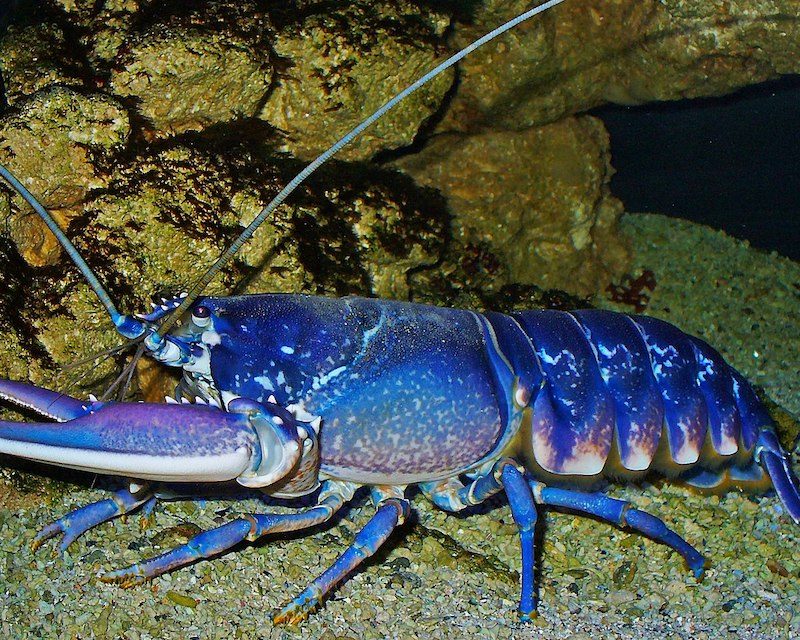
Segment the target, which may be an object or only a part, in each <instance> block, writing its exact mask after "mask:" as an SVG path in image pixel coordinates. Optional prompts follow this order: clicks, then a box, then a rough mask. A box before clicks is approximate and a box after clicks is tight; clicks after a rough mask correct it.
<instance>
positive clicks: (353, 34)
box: [259, 0, 453, 160]
mask: <svg viewBox="0 0 800 640" xmlns="http://www.w3.org/2000/svg"><path fill="white" fill-rule="evenodd" d="M320 6H322V5H320ZM418 11H419V9H418V8H417V7H416V6H415V5H414V4H412V3H410V2H407V1H405V0H392V1H389V2H380V3H369V2H355V3H347V4H344V5H342V6H340V7H337V8H336V9H335V10H334V11H329V10H320V9H319V8H317V9H315V10H312V11H311V13H309V14H308V15H306V16H305V17H303V18H302V20H300V21H297V19H296V18H294V17H287V18H286V20H288V22H287V23H286V24H285V25H284V26H283V27H282V28H281V29H280V30H279V31H278V33H277V35H276V38H275V41H274V43H273V46H274V48H275V52H276V53H277V54H278V55H279V56H280V57H281V58H282V59H283V60H284V61H285V64H286V68H285V70H284V71H282V72H281V73H280V77H279V82H278V84H277V86H276V87H275V91H274V92H273V93H272V94H271V95H270V97H269V100H268V101H267V102H266V104H265V105H264V108H263V109H262V110H261V113H260V115H259V117H260V118H263V119H264V120H267V121H268V122H269V123H270V124H272V125H273V126H275V127H277V128H278V129H280V130H281V131H283V132H285V134H286V142H285V147H284V148H285V149H286V150H289V151H291V153H292V154H294V155H296V156H299V157H302V158H309V159H310V158H312V157H314V156H316V155H317V154H319V153H321V152H322V151H324V150H325V149H326V148H327V147H328V146H330V145H331V144H333V143H334V142H335V141H336V140H338V139H339V138H340V137H341V136H343V135H344V134H345V133H346V132H347V131H348V130H350V129H351V128H353V127H354V126H356V125H357V124H358V123H359V122H361V120H362V119H364V118H365V117H366V116H368V115H369V114H371V113H372V112H373V111H375V110H376V109H377V108H378V107H380V106H381V105H382V104H383V103H385V102H386V101H387V100H389V99H390V98H391V97H393V96H394V95H395V93H397V92H399V91H400V90H402V89H404V88H405V87H406V86H408V85H410V84H411V83H413V82H414V81H415V80H417V79H418V78H419V77H420V76H421V75H423V74H424V73H425V72H426V71H429V70H430V69H431V68H433V66H434V65H435V64H436V63H437V62H439V61H441V59H443V56H444V54H445V53H446V49H445V48H444V32H445V29H446V28H447V27H448V25H449V23H450V20H449V18H448V17H447V16H446V15H444V14H440V13H435V12H431V11H430V10H429V9H426V10H425V11H424V12H423V14H422V15H420V14H419V13H418ZM300 15H301V16H303V15H304V14H303V13H301V14H300ZM400 60H402V64H398V61H400ZM452 82H453V73H452V71H448V72H447V73H445V74H443V75H441V76H439V77H438V78H437V79H436V80H434V81H433V82H432V83H430V84H428V85H426V86H424V87H422V88H421V89H420V90H419V91H418V92H416V93H415V94H413V95H412V96H411V97H409V99H407V100H405V101H404V102H403V103H402V104H400V105H398V106H397V107H396V108H395V109H393V110H392V112H391V114H390V115H389V116H388V117H386V118H384V119H382V120H380V121H379V122H378V123H376V124H375V125H374V126H372V127H370V129H369V130H367V131H366V132H365V133H364V135H362V136H361V137H360V138H359V139H358V140H357V141H356V142H355V143H354V144H352V145H350V146H348V147H346V148H345V149H343V150H342V151H341V153H340V154H339V156H338V157H340V158H343V159H351V160H352V159H367V158H370V157H372V156H373V155H374V154H375V153H376V152H378V151H382V150H386V149H394V148H397V147H402V146H405V145H409V144H411V142H412V141H413V140H414V137H415V136H416V135H417V132H418V131H419V128H420V125H421V124H422V123H423V122H424V121H425V120H426V119H427V118H429V117H430V116H431V115H432V114H434V113H435V112H436V111H437V110H438V109H439V107H440V106H441V104H442V101H443V99H444V96H445V93H446V92H447V91H448V89H449V88H450V86H451V85H452Z"/></svg>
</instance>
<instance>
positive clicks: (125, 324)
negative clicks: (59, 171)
mask: <svg viewBox="0 0 800 640" xmlns="http://www.w3.org/2000/svg"><path fill="white" fill-rule="evenodd" d="M0 177H2V178H3V179H4V180H5V181H6V182H8V184H9V185H11V187H12V188H13V189H14V191H16V192H17V193H18V194H19V195H21V196H22V197H23V198H24V199H25V201H26V202H27V203H28V204H29V205H31V206H32V207H33V210H34V211H36V213H37V214H38V215H39V217H40V218H41V219H42V220H43V221H44V223H45V224H46V225H47V226H48V228H49V229H50V231H52V232H53V235H54V236H55V237H56V239H57V240H58V241H59V242H60V243H61V246H62V247H64V250H65V251H66V252H67V255H68V256H69V257H70V260H72V262H73V263H75V266H76V267H78V269H80V272H81V273H82V274H83V277H84V278H86V280H87V282H88V283H89V286H90V287H91V288H92V290H93V291H94V292H95V295H96V296H97V298H98V299H99V300H100V303H101V304H102V305H103V306H104V307H105V308H106V311H108V315H109V316H111V321H112V322H113V323H114V326H115V327H116V328H117V331H118V332H119V333H120V334H122V335H123V336H125V337H126V338H138V337H139V336H141V335H142V334H143V333H144V332H145V329H146V326H145V325H144V324H143V323H141V322H139V321H138V320H136V319H135V318H132V317H130V316H126V315H123V314H121V313H120V312H119V311H118V310H117V308H116V306H114V303H113V302H112V301H111V297H110V296H109V295H108V292H107V291H106V290H105V289H104V288H103V285H101V284H100V281H99V280H98V279H97V276H95V275H94V272H93V271H92V270H91V268H90V267H89V265H88V264H86V261H85V260H84V259H83V258H82V257H81V254H80V253H78V250H77V249H76V248H75V245H73V244H72V242H71V241H70V239H69V238H67V236H66V235H65V234H64V232H63V231H62V230H61V227H59V226H58V224H57V223H56V221H55V220H54V219H53V217H52V216H51V215H50V214H49V213H48V212H47V209H45V208H44V207H43V206H42V205H41V204H40V203H39V201H38V200H37V199H36V198H35V197H34V196H33V194H31V192H30V191H28V190H27V189H26V188H25V186H24V185H23V184H22V183H21V182H20V181H19V180H17V178H16V177H15V176H14V174H12V173H11V172H10V171H9V170H8V169H7V168H6V167H4V166H3V165H2V164H0Z"/></svg>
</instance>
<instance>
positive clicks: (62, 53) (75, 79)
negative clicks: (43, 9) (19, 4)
mask: <svg viewBox="0 0 800 640" xmlns="http://www.w3.org/2000/svg"><path fill="white" fill-rule="evenodd" d="M70 44H71V43H68V42H67V39H66V37H65V36H64V32H63V31H62V30H61V28H60V27H59V26H58V25H57V24H54V23H50V22H47V23H43V24H35V25H29V26H24V27H22V26H11V27H9V28H8V30H7V31H6V33H5V34H4V35H3V36H2V38H0V75H2V80H3V83H2V84H3V89H4V91H5V99H6V101H7V102H8V103H9V104H11V105H14V104H16V103H17V102H19V101H20V100H22V99H23V98H25V97H26V96H29V95H31V94H33V93H36V92H37V91H39V90H40V89H43V88H45V87H47V86H49V85H52V84H61V85H70V86H75V87H83V86H85V82H84V78H85V77H86V75H87V70H86V69H85V67H84V65H83V64H82V63H81V61H80V60H79V59H78V57H77V56H76V55H75V53H74V49H73V48H71V47H70Z"/></svg>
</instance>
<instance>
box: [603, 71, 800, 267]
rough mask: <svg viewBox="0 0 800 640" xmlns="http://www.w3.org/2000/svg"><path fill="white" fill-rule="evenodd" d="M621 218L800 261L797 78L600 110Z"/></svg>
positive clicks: (799, 78) (799, 93)
mask: <svg viewBox="0 0 800 640" xmlns="http://www.w3.org/2000/svg"><path fill="white" fill-rule="evenodd" d="M593 113H594V115H597V116H598V117H600V118H602V120H603V121H604V122H605V125H606V127H607V128H608V130H609V133H610V135H611V153H612V164H613V165H614V168H615V169H616V170H617V174H616V175H615V176H614V178H613V179H612V181H611V190H612V192H613V193H614V195H616V196H617V197H618V198H620V199H621V200H622V201H623V202H624V203H625V209H626V211H631V212H636V213H641V212H652V213H663V214H666V215H670V216H675V217H679V218H686V219H689V220H694V221H696V222H700V223H703V224H707V225H709V226H712V227H715V228H718V229H724V230H725V231H726V232H727V233H728V234H730V235H732V236H736V237H737V238H746V239H748V240H749V241H750V243H751V244H752V245H753V246H755V247H760V248H762V249H766V250H775V251H778V252H779V253H781V254H783V255H785V256H789V257H790V258H793V259H794V260H800V246H798V245H800V76H797V75H794V76H785V77H783V78H782V79H780V80H777V81H774V82H768V83H764V84H761V85H756V86H752V87H747V88H745V89H742V90H741V91H738V92H736V93H734V94H732V95H729V96H726V97H723V98H704V99H697V100H680V101H677V102H665V103H658V104H653V105H645V106H641V107H616V106H608V107H603V108H601V109H597V110H595V111H594V112H593Z"/></svg>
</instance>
